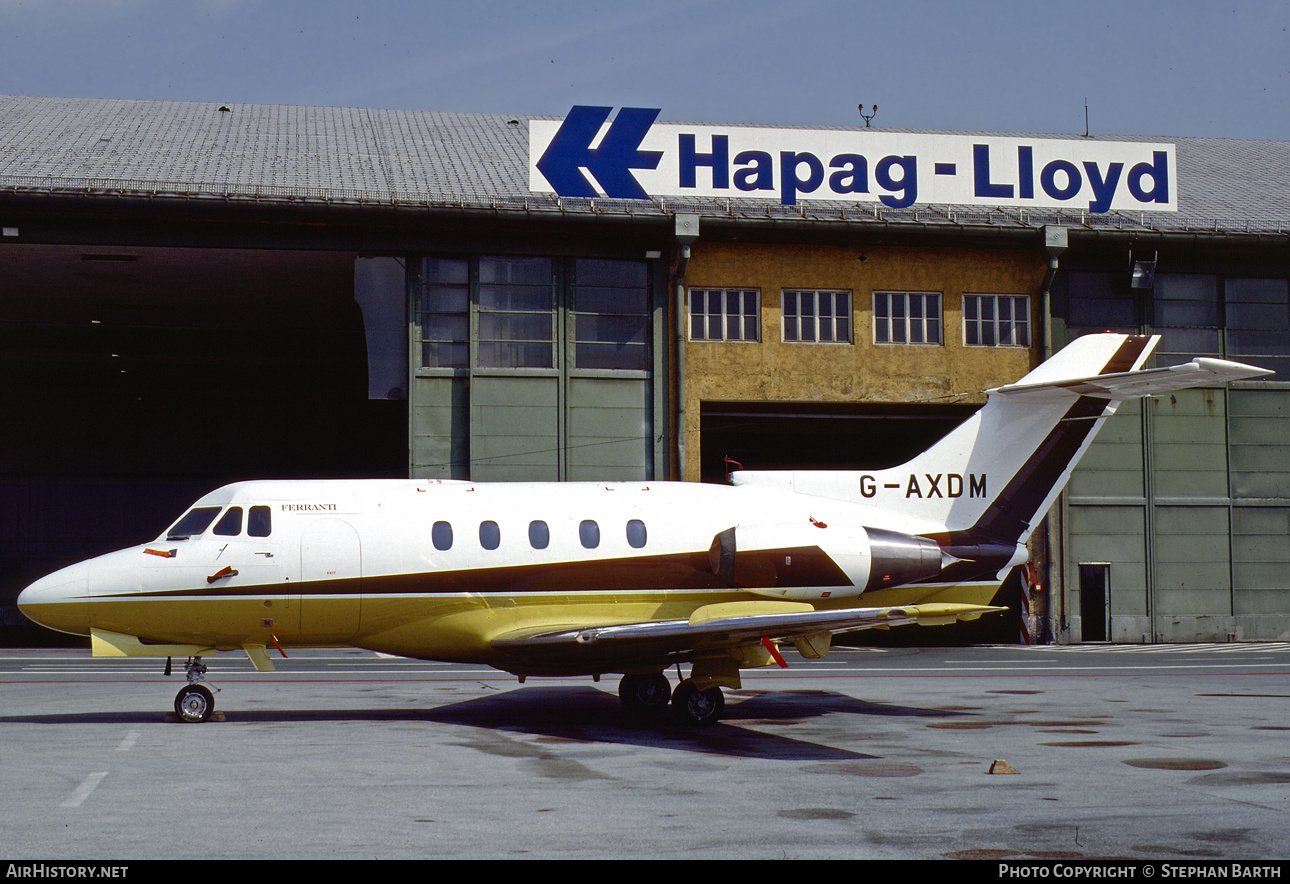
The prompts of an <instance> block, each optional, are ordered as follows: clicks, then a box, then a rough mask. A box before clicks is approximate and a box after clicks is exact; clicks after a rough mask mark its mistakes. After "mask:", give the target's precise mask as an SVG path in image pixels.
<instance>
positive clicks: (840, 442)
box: [699, 402, 980, 482]
mask: <svg viewBox="0 0 1290 884" xmlns="http://www.w3.org/2000/svg"><path fill="white" fill-rule="evenodd" d="M979 407H980V406H977V405H891V404H888V405H869V404H853V403H816V402H812V403H787V402H772V403H760V402H704V403H703V404H702V405H701V406H700V411H699V432H700V437H701V438H700V451H701V455H700V468H701V474H702V481H704V482H724V481H725V480H726V469H727V466H726V461H725V458H726V457H729V458H730V459H731V460H735V461H738V462H739V463H741V464H743V466H744V468H745V469H748V470H793V469H800V470H877V469H885V468H887V467H894V466H898V465H899V464H902V463H904V462H905V461H907V460H909V459H910V458H911V457H913V456H914V455H916V454H918V453H919V452H921V451H922V450H923V449H925V448H927V447H928V446H929V445H931V444H932V443H934V442H935V441H936V440H938V439H940V438H941V437H943V436H944V435H945V434H947V433H949V432H950V430H952V429H954V428H955V427H957V426H958V425H959V424H961V423H962V422H963V421H964V420H966V419H967V417H968V416H969V415H971V414H972V413H973V412H975V411H976V410H977V408H979Z"/></svg>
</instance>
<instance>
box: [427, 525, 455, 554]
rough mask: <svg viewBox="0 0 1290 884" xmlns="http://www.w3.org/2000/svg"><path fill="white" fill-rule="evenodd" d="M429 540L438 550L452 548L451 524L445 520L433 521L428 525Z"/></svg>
mask: <svg viewBox="0 0 1290 884" xmlns="http://www.w3.org/2000/svg"><path fill="white" fill-rule="evenodd" d="M430 542H431V543H433V544H434V548H435V549H438V550H445V549H452V525H450V524H448V523H447V522H435V523H434V524H433V525H432V526H431V527H430Z"/></svg>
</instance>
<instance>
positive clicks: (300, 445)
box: [0, 244, 407, 625]
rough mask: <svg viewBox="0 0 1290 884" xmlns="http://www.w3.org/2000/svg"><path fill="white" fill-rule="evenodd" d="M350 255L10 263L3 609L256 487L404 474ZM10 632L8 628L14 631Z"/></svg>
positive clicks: (91, 252) (107, 257)
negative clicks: (277, 481) (215, 496)
mask: <svg viewBox="0 0 1290 884" xmlns="http://www.w3.org/2000/svg"><path fill="white" fill-rule="evenodd" d="M355 257H356V256H355V255H354V254H353V253H345V252H303V251H274V250H236V249H187V248H131V247H125V246H112V247H103V246H58V245H26V244H13V245H6V246H5V247H4V248H2V249H0V280H3V282H2V283H0V286H2V295H3V297H0V367H2V369H3V371H4V376H5V378H6V383H4V384H3V385H0V409H3V412H2V413H3V414H4V415H5V421H4V426H5V429H4V430H3V434H2V435H3V442H2V444H0V606H3V610H4V620H5V621H10V620H14V621H21V618H20V615H19V614H18V612H17V610H16V608H15V607H13V600H14V599H15V598H16V596H17V593H18V591H19V590H20V589H21V588H22V587H23V586H25V585H26V584H27V583H28V582H30V581H31V580H33V579H35V578H37V577H39V576H41V574H43V573H46V572H48V571H50V570H52V569H54V568H56V567H60V566H61V565H64V564H67V563H69V562H70V561H74V560H77V559H82V558H86V557H88V556H91V555H96V554H99V553H102V552H106V551H109V550H111V549H116V548H120V547H122V546H128V545H130V544H132V543H138V542H141V541H143V540H147V539H148V538H150V537H153V536H156V535H157V534H158V533H160V532H161V531H162V530H163V529H164V528H165V527H166V525H168V524H169V523H170V522H171V521H173V520H174V519H175V518H176V517H178V516H179V515H180V514H181V513H182V511H183V509H184V508H185V507H186V506H187V505H188V504H189V503H191V502H192V500H193V499H195V498H196V497H198V496H199V495H201V494H203V493H205V492H206V491H209V490H211V489H212V488H215V487H218V486H219V485H222V484H225V483H227V482H232V481H237V480H240V479H250V478H279V477H323V478H325V477H341V476H372V477H379V476H388V477H394V478H397V477H400V476H405V475H406V474H407V473H406V471H407V405H406V402H405V401H403V400H379V399H369V398H368V385H367V361H366V344H365V339H364V327H363V315H362V311H361V310H360V308H359V306H358V304H356V303H355V301H354V261H355ZM9 625H12V624H9Z"/></svg>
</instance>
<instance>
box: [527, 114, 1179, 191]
mask: <svg viewBox="0 0 1290 884" xmlns="http://www.w3.org/2000/svg"><path fill="white" fill-rule="evenodd" d="M612 110H613V108H608V107H587V106H581V105H579V106H577V107H574V108H573V109H572V110H570V111H569V115H568V116H567V117H565V118H564V120H563V121H562V122H561V121H553V120H533V121H531V122H530V123H529V187H530V189H531V190H533V191H534V192H538V193H552V192H554V193H556V194H558V195H560V196H577V197H599V196H606V197H611V198H614V199H649V198H651V197H658V196H707V197H733V198H741V197H742V198H760V199H766V198H768V197H769V198H777V199H778V200H779V202H780V203H782V204H784V205H787V206H791V205H795V204H796V203H797V202H798V200H800V199H811V200H828V201H833V202H877V203H881V204H882V205H885V206H889V207H891V208H905V207H908V206H912V205H915V204H917V203H922V204H939V205H966V206H1016V207H1027V206H1029V207H1046V208H1073V209H1080V210H1085V211H1088V212H1094V213H1103V212H1110V211H1117V210H1134V211H1157V212H1161V211H1163V212H1173V211H1177V208H1178V206H1177V171H1176V162H1175V155H1174V145H1172V144H1160V143H1145V142H1132V141H1098V140H1096V139H1052V138H1023V137H1017V136H975V135H931V134H919V133H903V132H882V131H877V130H872V129H859V130H841V129H766V128H754V127H743V126H692V125H684V124H678V123H656V122H655V120H656V119H657V118H658V115H659V113H660V111H659V110H657V109H652V108H630V107H625V108H622V109H620V110H619V112H618V114H617V116H615V117H614V119H613V120H612V121H609V115H610V113H611V111H612Z"/></svg>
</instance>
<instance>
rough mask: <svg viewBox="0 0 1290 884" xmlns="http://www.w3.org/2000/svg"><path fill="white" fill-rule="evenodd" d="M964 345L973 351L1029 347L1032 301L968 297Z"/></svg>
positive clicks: (1013, 297)
mask: <svg viewBox="0 0 1290 884" xmlns="http://www.w3.org/2000/svg"><path fill="white" fill-rule="evenodd" d="M963 342H964V343H965V344H967V345H968V346H969V347H1029V346H1030V298H1029V297H1027V296H1026V295H964V296H963Z"/></svg>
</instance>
